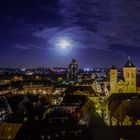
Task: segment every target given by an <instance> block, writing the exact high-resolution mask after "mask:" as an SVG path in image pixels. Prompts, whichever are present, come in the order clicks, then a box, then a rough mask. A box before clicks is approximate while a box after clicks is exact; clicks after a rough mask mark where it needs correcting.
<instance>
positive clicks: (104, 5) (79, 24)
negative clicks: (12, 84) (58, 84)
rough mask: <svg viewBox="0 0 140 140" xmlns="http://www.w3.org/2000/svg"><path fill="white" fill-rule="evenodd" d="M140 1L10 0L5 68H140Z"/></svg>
mask: <svg viewBox="0 0 140 140" xmlns="http://www.w3.org/2000/svg"><path fill="white" fill-rule="evenodd" d="M139 7H140V2H138V1H127V0H124V1H123V0H119V1H117V2H116V1H115V0H112V1H106V2H103V0H100V1H97V0H94V1H93V0H87V1H86V2H85V1H84V0H59V1H57V0H46V1H45V0H34V1H33V0H20V1H17V0H4V1H1V2H0V16H1V26H0V32H1V33H0V48H1V51H0V67H20V66H22V67H67V66H68V64H69V63H70V62H71V60H72V59H73V58H75V59H76V60H78V62H79V66H80V67H81V68H96V67H107V68H109V67H111V66H112V65H113V64H114V65H116V66H117V67H122V66H123V65H124V64H125V63H126V61H127V57H128V56H131V58H132V61H133V62H134V63H135V65H136V66H137V67H139V66H140V65H139V59H140V56H139V52H140V46H139V44H140V39H139V35H140V25H139V22H140V15H139V11H140V8H139Z"/></svg>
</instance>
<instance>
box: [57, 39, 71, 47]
mask: <svg viewBox="0 0 140 140" xmlns="http://www.w3.org/2000/svg"><path fill="white" fill-rule="evenodd" d="M58 46H59V47H60V48H61V49H69V48H70V46H71V44H70V41H68V40H64V39H62V40H59V43H58Z"/></svg>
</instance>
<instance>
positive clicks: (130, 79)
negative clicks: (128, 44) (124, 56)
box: [123, 57, 136, 93]
mask: <svg viewBox="0 0 140 140" xmlns="http://www.w3.org/2000/svg"><path fill="white" fill-rule="evenodd" d="M123 76H124V79H125V82H126V83H127V85H128V86H127V92H128V93H135V92H136V66H135V65H134V64H133V63H132V62H131V59H130V57H128V61H127V63H126V64H125V65H124V67H123Z"/></svg>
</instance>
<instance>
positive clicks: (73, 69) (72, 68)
mask: <svg viewBox="0 0 140 140" xmlns="http://www.w3.org/2000/svg"><path fill="white" fill-rule="evenodd" d="M77 76H78V63H77V61H76V60H75V59H73V60H72V62H71V63H70V64H69V67H68V78H69V79H71V80H75V79H77Z"/></svg>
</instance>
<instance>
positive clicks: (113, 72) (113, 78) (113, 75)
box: [110, 65, 118, 93]
mask: <svg viewBox="0 0 140 140" xmlns="http://www.w3.org/2000/svg"><path fill="white" fill-rule="evenodd" d="M117 77H118V70H117V68H116V67H115V66H114V65H113V66H112V67H111V69H110V93H117Z"/></svg>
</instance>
